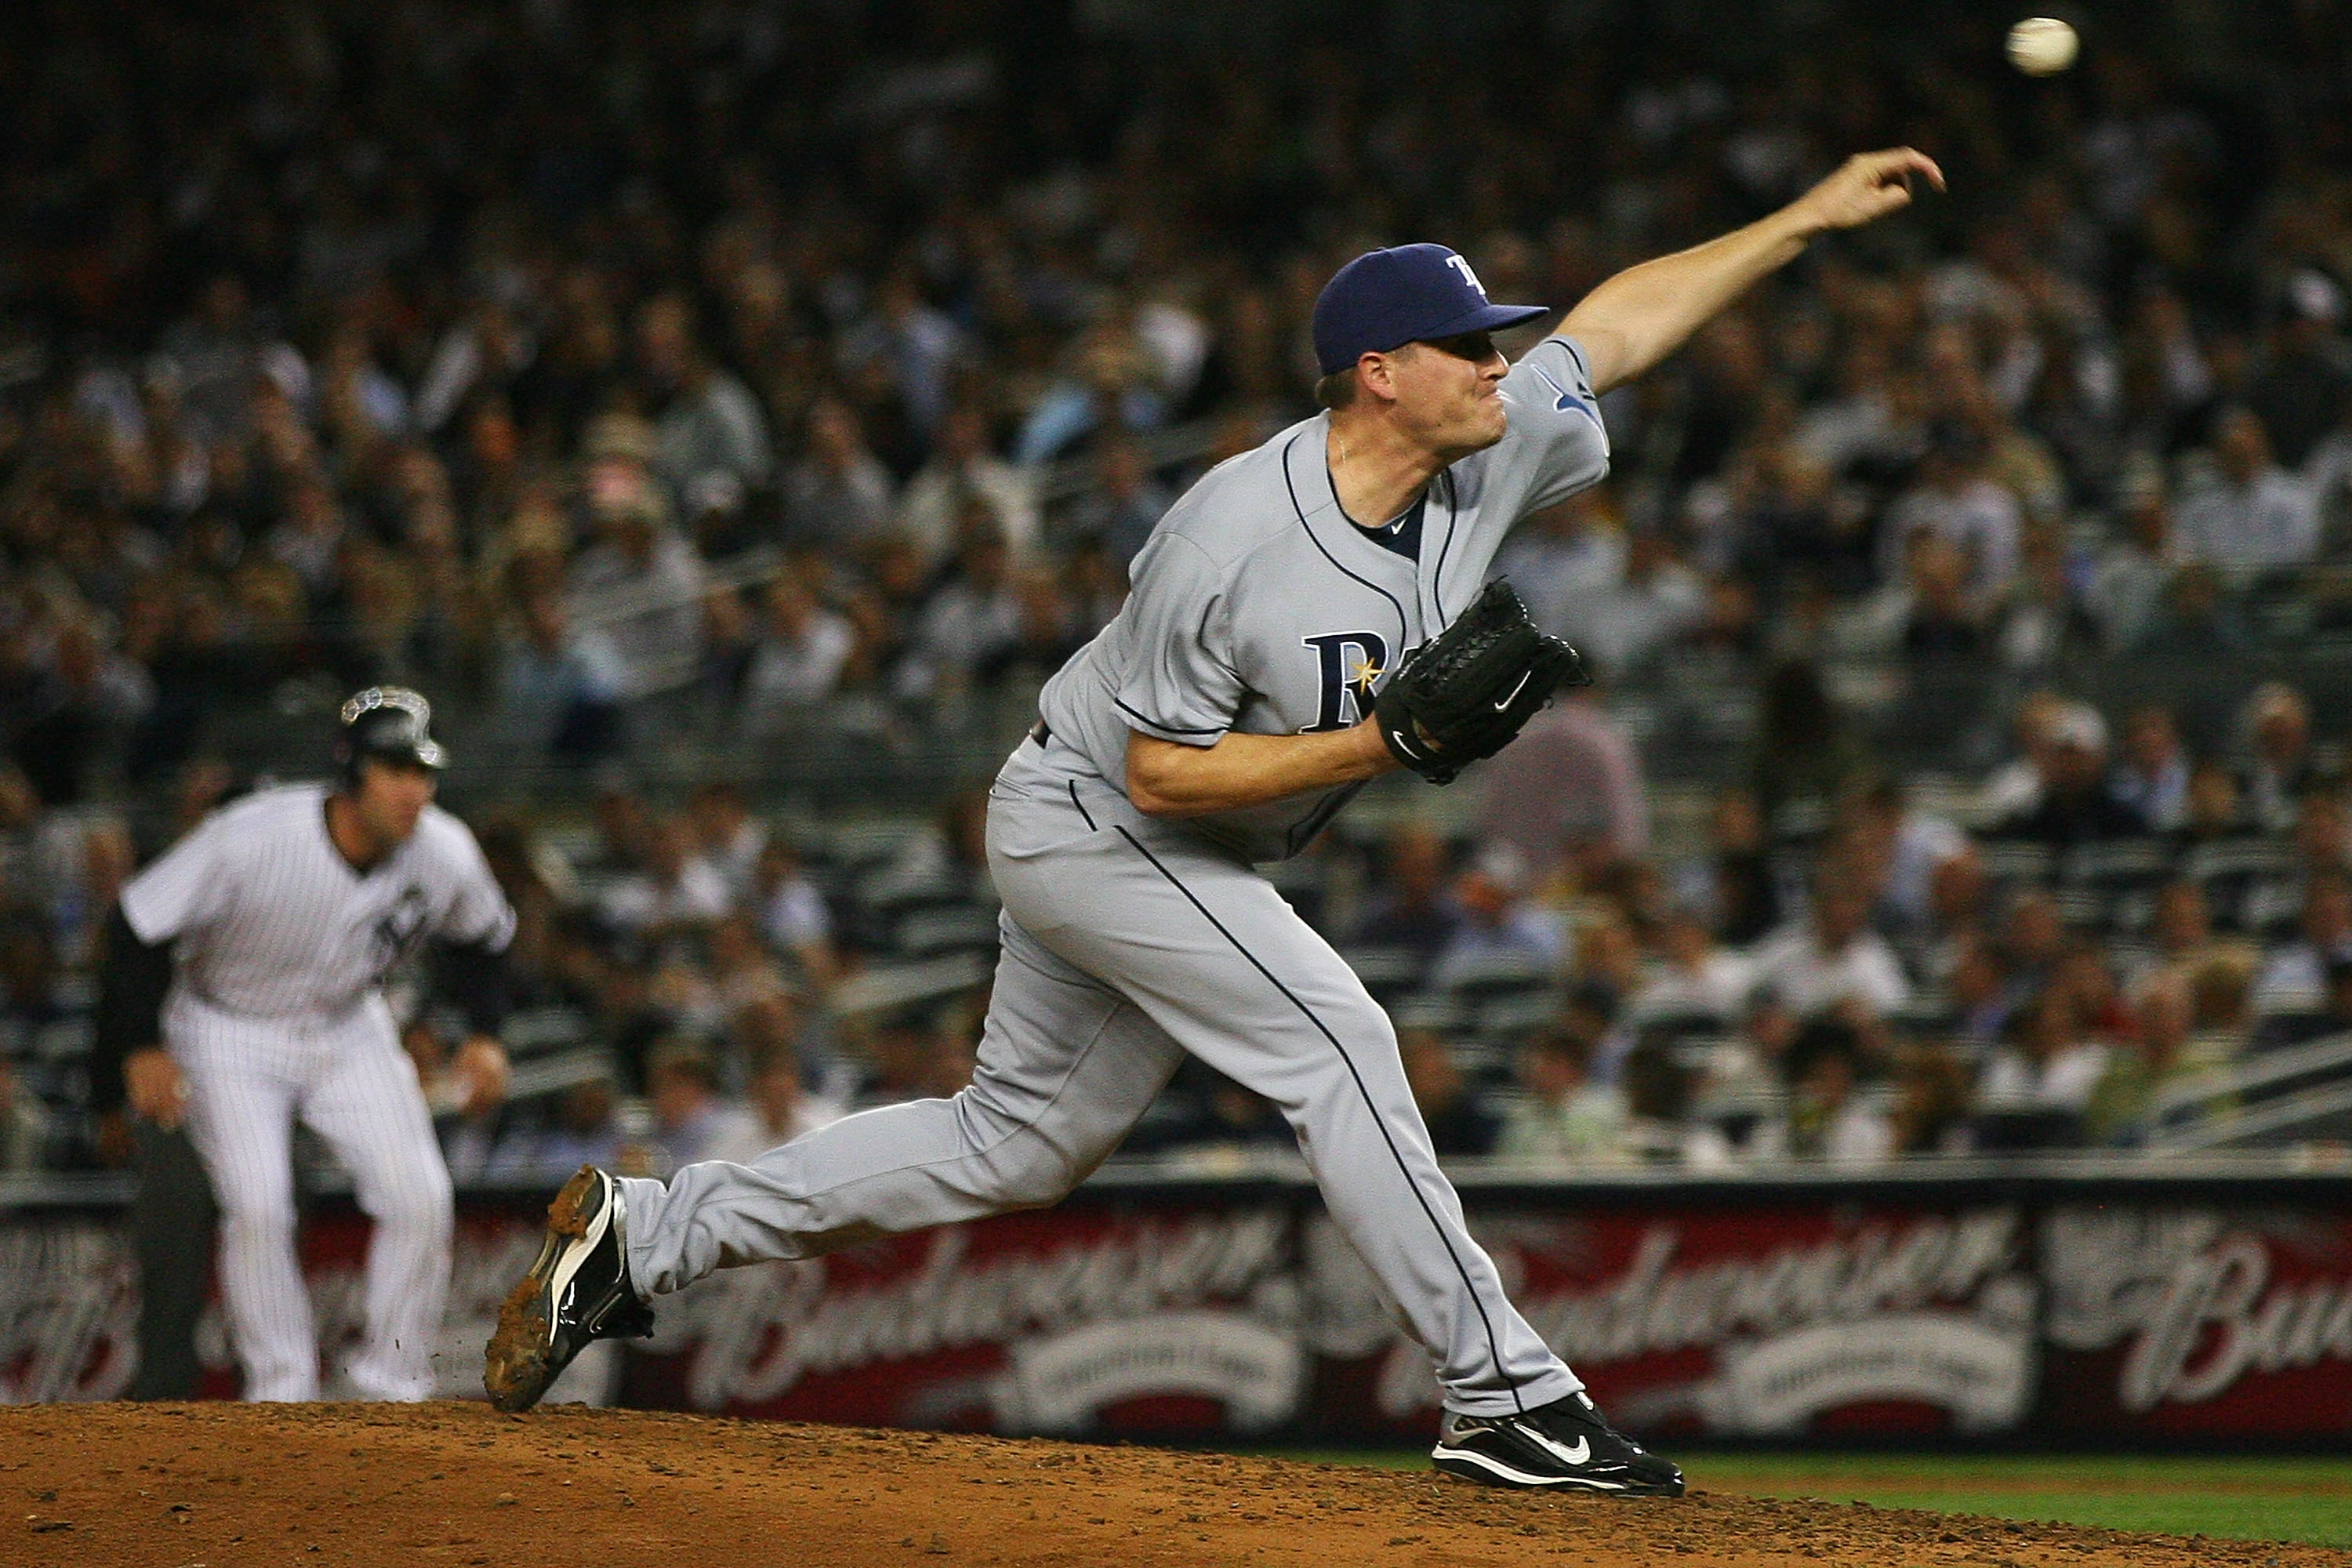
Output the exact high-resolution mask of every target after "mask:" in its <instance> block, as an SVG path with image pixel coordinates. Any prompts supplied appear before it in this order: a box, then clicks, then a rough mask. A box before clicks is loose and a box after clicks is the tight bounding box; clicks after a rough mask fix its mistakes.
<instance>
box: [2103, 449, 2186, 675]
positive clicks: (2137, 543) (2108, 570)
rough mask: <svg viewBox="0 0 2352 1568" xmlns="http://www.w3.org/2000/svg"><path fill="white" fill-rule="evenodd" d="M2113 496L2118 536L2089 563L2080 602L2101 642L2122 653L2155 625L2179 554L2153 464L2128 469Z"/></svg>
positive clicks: (2161, 487)
mask: <svg viewBox="0 0 2352 1568" xmlns="http://www.w3.org/2000/svg"><path fill="white" fill-rule="evenodd" d="M2117 500H2118V505H2119V507H2120V510H2121V511H2122V514H2123V515H2122V534H2123V537H2122V538H2121V539H2119V540H2117V541H2116V542H2115V543H2113V544H2112V545H2110V546H2109V547H2108V549H2107V550H2106V552H2105V553H2104V554H2102V555H2101V556H2100V557H2099V559H2098V561H2097V563H2095V565H2094V566H2093V567H2092V569H2091V580H2090V583H2089V585H2088V586H2087V587H2085V588H2084V593H2083V602H2084V607H2085V608H2087V609H2088V610H2089V611H2090V613H2091V616H2092V618H2093V619H2095V621H2097V622H2098V626H2099V634H2100V637H2101V640H2102V641H2103V642H2104V643H2105V646H2106V647H2108V648H2109V649H2111V650H2114V651H2116V652H2123V651H2127V650H2129V649H2131V648H2134V647H2138V646H2139V643H2140V640H2141V638H2143V637H2146V636H2147V630H2148V628H2149V627H2150V626H2154V625H2155V624H2156V620H2157V616H2158V614H2159V613H2160V612H2161V611H2162V609H2163V607H2164V598H2165V590H2166V589H2167V587H2168V585H2169V584H2171V581H2172V574H2173V573H2174V571H2175V570H2176V569H2177V568H2178V567H2179V557H2178V556H2177V555H2176V554H2175V553H2174V551H2173V542H2172V518H2171V513H2170V512H2169V511H2168V509H2167V508H2166V505H2165V500H2164V479H2163V476H2162V475H2161V473H2159V472H2158V470H2157V468H2156V466H2155V464H2154V463H2152V462H2147V463H2142V464H2140V465H2138V466H2137V467H2134V468H2130V469H2128V470H2127V471H2126V475H2125V479H2124V481H2123V489H2122V493H2121V494H2120V496H2119V497H2118V498H2117Z"/></svg>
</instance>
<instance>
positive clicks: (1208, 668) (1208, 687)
mask: <svg viewBox="0 0 2352 1568" xmlns="http://www.w3.org/2000/svg"><path fill="white" fill-rule="evenodd" d="M1231 608H1232V605H1231V603H1230V601H1229V599H1228V597H1227V595H1226V591H1225V584H1224V581H1223V574H1221V573H1219V572H1218V571H1217V569H1216V565H1215V563H1213V562H1212V561H1211V560H1210V559H1209V557H1208V555H1207V554H1206V553H1204V552H1202V549H1201V547H1200V546H1199V545H1197V544H1195V543H1193V542H1192V541H1191V540H1189V539H1186V538H1184V537H1183V536H1182V535H1181V534H1176V533H1166V532H1163V533H1160V534H1159V535H1158V536H1156V537H1155V538H1153V540H1152V541H1151V542H1150V543H1149V544H1147V545H1145V546H1144V548H1143V551H1142V553H1140V554H1139V555H1138V556H1137V557H1136V558H1135V568H1134V593H1133V595H1132V597H1131V598H1130V600H1129V606H1128V610H1127V613H1128V614H1129V615H1131V616H1134V617H1135V618H1134V620H1133V622H1132V624H1131V625H1130V626H1129V629H1128V635H1127V637H1126V641H1125V647H1124V652H1125V654H1126V659H1125V668H1124V669H1123V672H1122V673H1121V675H1120V678H1119V681H1118V690H1117V691H1115V692H1114V693H1113V694H1112V695H1113V700H1114V701H1116V702H1117V704H1118V712H1119V717H1120V718H1121V719H1122V720H1124V721H1126V723H1127V725H1128V727H1129V729H1132V730H1135V731H1139V732H1140V733H1143V734H1146V735H1150V736H1152V737H1154V738H1155V739H1158V740H1162V741H1173V742H1176V743H1178V744H1179V745H1185V746H1213V745H1215V744H1216V743H1217V742H1218V741H1219V740H1220V739H1221V738H1223V735H1224V733H1225V731H1227V730H1229V729H1231V728H1232V727H1233V721H1234V714H1235V713H1237V712H1239V711H1240V710H1241V705H1242V699H1243V697H1244V693H1245V691H1246V689H1247V683H1246V682H1244V680H1243V679H1242V678H1241V675H1240V674H1239V672H1238V671H1237V670H1236V669H1235V668H1234V653H1233V637H1232V631H1231V614H1230V612H1231Z"/></svg>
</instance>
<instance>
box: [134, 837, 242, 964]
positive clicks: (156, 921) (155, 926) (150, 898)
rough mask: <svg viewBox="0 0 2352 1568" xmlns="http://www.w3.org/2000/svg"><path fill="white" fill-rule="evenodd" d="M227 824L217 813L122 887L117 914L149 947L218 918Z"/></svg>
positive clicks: (227, 887) (223, 902)
mask: <svg viewBox="0 0 2352 1568" xmlns="http://www.w3.org/2000/svg"><path fill="white" fill-rule="evenodd" d="M227 838H228V827H227V826H226V824H225V823H224V822H223V821H222V819H221V818H220V817H219V816H217V815H215V816H210V817H207V818H206V819H205V821H204V822H202V823H200V824H198V825H197V826H196V828H195V830H194V832H192V833H190V834H189V835H188V836H187V837H184V838H183V839H181V840H180V841H179V842H178V843H177V844H174V845H173V846H172V847H171V848H170V849H168V850H166V851H165V852H164V853H163V856H162V857H161V858H158V859H157V860H156V861H155V862H154V863H153V864H152V865H150V866H149V867H148V868H146V869H145V870H143V871H142V872H140V873H139V875H137V876H136V877H133V878H131V881H130V883H129V885H128V886H126V887H125V888H124V889H122V917H123V919H124V920H126V921H129V922H130V924H131V931H133V932H135V933H136V934H137V935H138V938H139V940H140V941H141V942H145V943H147V944H148V945H149V946H151V947H152V946H154V945H156V944H158V943H161V942H171V941H173V940H175V939H177V938H179V937H183V936H185V935H187V934H188V933H189V932H191V931H199V930H201V929H203V928H204V927H205V926H207V925H210V924H211V923H212V922H213V921H215V920H217V919H219V918H220V915H221V911H222V910H225V909H226V908H227V906H228V900H229V896H230V894H231V892H232V890H233V889H234V880H233V872H232V869H231V866H232V862H233V860H234V856H233V855H231V854H230V853H229V851H228V849H227V847H226V840H227Z"/></svg>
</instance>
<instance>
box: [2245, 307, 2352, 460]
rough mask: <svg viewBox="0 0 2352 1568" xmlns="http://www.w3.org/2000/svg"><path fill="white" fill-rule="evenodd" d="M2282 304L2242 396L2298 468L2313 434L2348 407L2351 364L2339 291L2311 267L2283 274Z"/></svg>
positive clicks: (2318, 433) (2351, 392)
mask: <svg viewBox="0 0 2352 1568" xmlns="http://www.w3.org/2000/svg"><path fill="white" fill-rule="evenodd" d="M2281 293H2282V294H2283V295H2284V299H2283V300H2281V301H2280V302H2281V304H2282V305H2283V306H2284V310H2282V311H2281V312H2280V320H2279V322H2278V324H2277V325H2276V326H2275V327H2274V328H2273V330H2272V342H2271V345H2270V353H2269V355H2268V356H2267V363H2264V365H2263V370H2262V374H2260V375H2258V376H2257V377H2255V379H2254V385H2253V391H2252V395H2251V396H2250V397H2249V398H2248V400H2247V401H2248V402H2249V403H2250V404H2252V409H2253V412H2254V414H2255V415H2256V416H2259V417H2260V418H2261V420H2262V424H2263V429H2264V430H2265V431H2267V432H2268V433H2269V437H2270V439H2271V442H2272V444H2273V446H2274V447H2276V448H2277V450H2278V460H2279V462H2280V464H2281V465H2282V466H2284V467H2285V468H2302V467H2304V465H2305V461H2306V460H2307V459H2308V458H2310V456H2311V451H2312V448H2313V447H2315V446H2316V445H2318V442H2319V439H2320V437H2322V436H2324V435H2326V433H2327V432H2328V431H2329V430H2330V429H2332V428H2333V427H2334V426H2336V423H2337V422H2338V421H2339V420H2341V419H2342V418H2343V416H2344V414H2345V411H2346V409H2347V407H2352V366H2347V348H2346V344H2345V342H2344V340H2343V338H2342V336H2341V335H2340V334H2341V332H2342V331H2343V325H2344V290H2343V289H2342V288H2341V287H2339V286H2338V285H2337V284H2336V280H2335V279H2332V278H2330V277H2328V276H2327V274H2326V273H2324V272H2322V271H2320V270H2318V269H2317V268H2311V267H2303V268H2296V269H2295V270H2294V272H2292V273H2290V274H2289V275H2288V276H2287V279H2286V287H2285V288H2284V289H2282V290H2281Z"/></svg>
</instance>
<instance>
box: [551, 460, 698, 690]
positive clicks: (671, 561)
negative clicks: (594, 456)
mask: <svg viewBox="0 0 2352 1568" xmlns="http://www.w3.org/2000/svg"><path fill="white" fill-rule="evenodd" d="M601 472H602V475H603V477H602V478H601V479H600V478H597V477H595V476H592V479H591V483H592V485H593V486H598V487H602V488H603V489H604V493H601V494H598V495H596V496H595V499H594V512H595V516H596V520H597V537H596V542H594V543H593V544H591V545H590V546H589V547H588V548H587V549H586V550H584V551H583V552H581V553H580V555H579V557H578V559H576V560H575V561H573V562H572V568H571V573H570V575H569V579H568V584H569V592H570V597H571V604H570V613H569V619H570V620H571V622H572V625H573V626H597V627H599V628H600V629H601V630H602V631H603V632H604V635H605V636H606V637H608V638H609V639H610V646H611V647H612V650H613V652H614V654H615V655H616V656H617V657H618V659H619V663H620V668H621V671H622V676H621V679H622V695H624V696H635V695H636V694H637V693H638V692H640V691H642V690H646V689H652V688H655V687H657V686H658V685H659V684H660V683H661V681H662V679H663V677H664V675H665V674H666V672H667V670H668V669H670V668H672V667H673V666H675V665H676V664H677V661H678V660H679V659H680V658H687V659H688V660H689V661H690V660H691V659H692V658H694V657H695V656H696V655H698V653H699V651H700V649H701V646H702V610H701V602H702V581H703V572H702V562H701V560H700V558H699V557H698V556H697V555H696V554H695V552H694V547H693V546H692V545H691V544H688V542H686V541H685V540H684V539H682V538H680V537H679V536H678V535H677V533H675V532H673V531H671V530H670V529H669V527H668V525H667V521H665V520H664V518H663V514H662V508H661V504H660V501H659V500H658V497H657V495H656V492H655V490H654V489H652V488H651V487H652V481H651V480H650V479H648V478H646V476H645V475H644V474H643V472H642V471H640V470H637V469H635V468H625V467H622V466H620V465H617V464H614V465H606V466H604V468H603V469H602V470H601Z"/></svg>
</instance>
